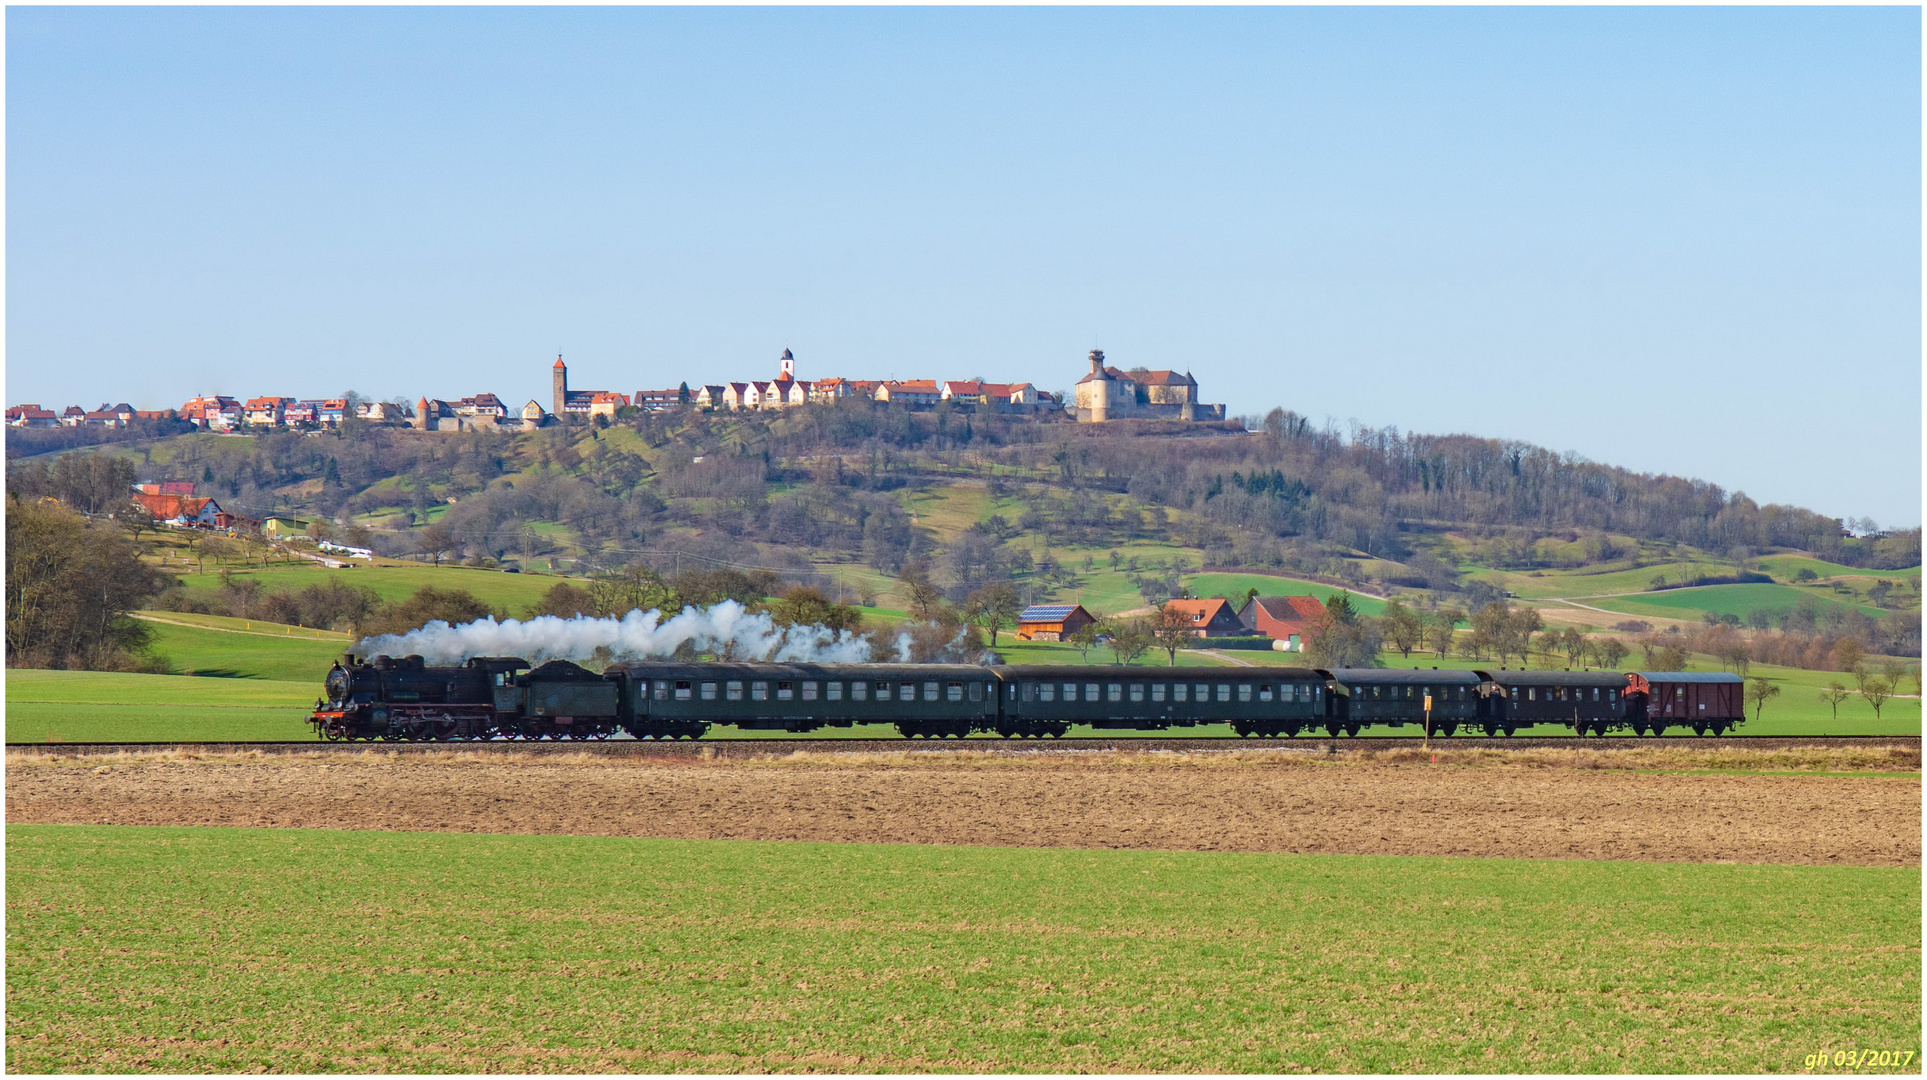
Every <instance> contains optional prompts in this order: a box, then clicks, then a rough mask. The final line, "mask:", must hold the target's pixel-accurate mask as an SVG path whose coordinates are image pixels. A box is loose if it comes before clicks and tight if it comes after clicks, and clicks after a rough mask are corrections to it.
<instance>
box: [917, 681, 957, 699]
mask: <svg viewBox="0 0 1927 1080" xmlns="http://www.w3.org/2000/svg"><path fill="white" fill-rule="evenodd" d="M924 696H925V697H928V696H929V695H928V694H925V695H924ZM943 699H944V700H945V701H962V700H963V684H962V683H960V682H953V683H951V684H950V685H948V686H946V687H944V688H943Z"/></svg>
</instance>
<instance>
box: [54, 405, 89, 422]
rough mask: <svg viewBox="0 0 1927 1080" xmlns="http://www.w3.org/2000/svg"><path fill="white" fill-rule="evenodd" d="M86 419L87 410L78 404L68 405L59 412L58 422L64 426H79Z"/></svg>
mask: <svg viewBox="0 0 1927 1080" xmlns="http://www.w3.org/2000/svg"><path fill="white" fill-rule="evenodd" d="M86 420H87V410H86V409H83V408H81V407H80V406H78V405H69V406H67V407H66V408H65V409H63V410H62V411H61V413H60V422H61V424H62V425H64V426H66V427H79V426H80V425H81V424H83V423H85V422H86Z"/></svg>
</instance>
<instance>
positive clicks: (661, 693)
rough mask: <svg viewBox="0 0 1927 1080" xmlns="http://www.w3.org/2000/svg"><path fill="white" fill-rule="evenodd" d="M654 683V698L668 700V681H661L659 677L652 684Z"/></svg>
mask: <svg viewBox="0 0 1927 1080" xmlns="http://www.w3.org/2000/svg"><path fill="white" fill-rule="evenodd" d="M654 685H655V688H656V693H655V698H656V700H657V701H668V700H669V684H668V683H666V682H663V681H662V680H660V679H658V680H656V682H655V684H654Z"/></svg>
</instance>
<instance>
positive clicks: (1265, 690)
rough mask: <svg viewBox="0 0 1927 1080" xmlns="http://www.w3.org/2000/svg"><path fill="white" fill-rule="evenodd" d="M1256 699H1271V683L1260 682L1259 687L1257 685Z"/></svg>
mask: <svg viewBox="0 0 1927 1080" xmlns="http://www.w3.org/2000/svg"><path fill="white" fill-rule="evenodd" d="M1258 700H1259V701H1270V700H1271V684H1270V683H1261V684H1260V685H1259V687H1258Z"/></svg>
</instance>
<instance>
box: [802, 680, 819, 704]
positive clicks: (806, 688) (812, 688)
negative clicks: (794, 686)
mask: <svg viewBox="0 0 1927 1080" xmlns="http://www.w3.org/2000/svg"><path fill="white" fill-rule="evenodd" d="M803 700H804V701H815V700H816V682H815V680H811V681H809V682H806V683H804V684H803Z"/></svg>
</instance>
